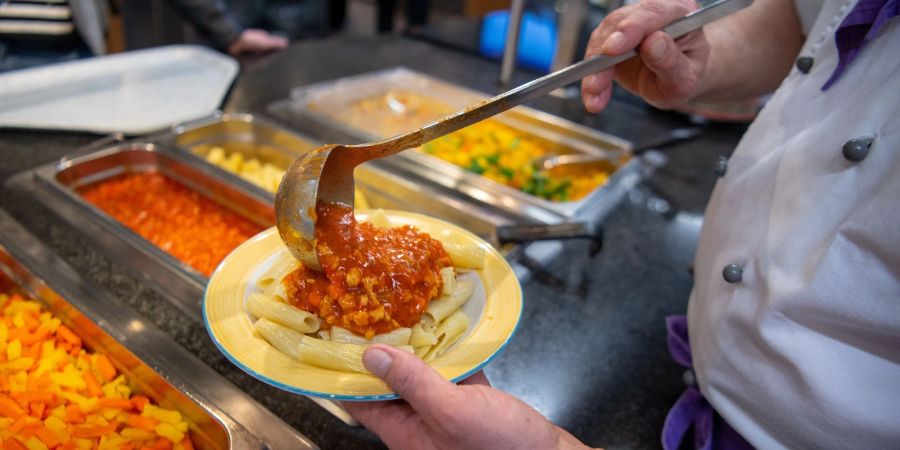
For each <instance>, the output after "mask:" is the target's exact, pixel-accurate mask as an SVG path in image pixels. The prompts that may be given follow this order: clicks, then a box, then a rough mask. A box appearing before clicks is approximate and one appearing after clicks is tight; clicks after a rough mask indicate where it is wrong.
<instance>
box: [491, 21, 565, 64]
mask: <svg viewBox="0 0 900 450" xmlns="http://www.w3.org/2000/svg"><path fill="white" fill-rule="evenodd" d="M508 22H509V11H506V10H504V11H495V12H492V13H490V14H487V15H485V16H484V19H482V21H481V37H480V38H479V45H478V51H479V53H481V54H482V55H484V56H487V57H488V58H493V59H501V58H502V57H503V44H504V42H505V41H506V26H507V23H508ZM556 39H557V33H556V20H555V19H554V18H553V17H552V15H550V14H547V15H539V14H535V13H533V12H530V11H526V12H525V13H524V14H522V25H521V27H520V28H519V46H518V52H517V57H516V62H517V63H518V65H519V66H521V67H527V68H530V69H536V70H539V71H542V72H549V71H550V65H551V64H553V56H554V55H555V54H556Z"/></svg>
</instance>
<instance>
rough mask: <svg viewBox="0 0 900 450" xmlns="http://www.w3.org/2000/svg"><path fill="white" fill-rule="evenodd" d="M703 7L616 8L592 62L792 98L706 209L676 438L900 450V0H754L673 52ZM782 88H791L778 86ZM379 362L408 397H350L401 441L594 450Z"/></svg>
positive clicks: (680, 351) (680, 341) (593, 47)
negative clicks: (673, 31)
mask: <svg viewBox="0 0 900 450" xmlns="http://www.w3.org/2000/svg"><path fill="white" fill-rule="evenodd" d="M695 8H696V5H695V4H694V3H693V1H692V0H646V1H643V2H641V3H638V4H634V5H629V6H626V7H624V8H621V9H619V10H617V11H614V12H613V13H612V14H610V15H609V16H608V17H607V18H606V19H605V20H604V21H603V23H602V24H600V26H599V27H598V28H597V29H596V30H595V31H594V32H593V34H592V35H591V40H590V42H589V46H588V52H587V56H592V55H595V54H598V53H601V52H602V53H605V54H609V55H617V54H622V53H624V52H626V51H628V50H629V49H633V48H637V49H638V53H639V55H640V57H639V58H635V59H634V60H632V61H629V62H627V63H624V64H622V65H620V66H619V67H617V68H615V69H610V70H608V71H605V72H602V73H599V74H595V75H593V76H591V77H588V78H587V79H585V80H584V81H583V83H582V97H583V101H584V104H585V107H586V108H587V109H588V110H589V111H591V112H598V111H600V110H602V109H603V108H604V107H605V106H606V104H607V102H608V101H609V98H610V94H611V89H612V82H613V80H616V81H618V82H619V83H620V84H621V85H622V86H623V87H624V88H625V89H627V90H629V91H631V92H633V93H635V94H637V95H640V96H642V97H643V98H644V99H646V100H647V101H648V102H649V103H651V104H653V105H656V106H658V107H661V108H670V107H673V106H676V105H679V104H682V103H684V102H686V101H689V100H709V101H723V100H736V99H746V98H752V97H755V96H759V95H763V94H766V93H769V92H772V91H775V94H774V95H773V96H772V98H771V99H770V100H769V101H768V103H767V104H766V106H765V107H764V108H763V110H762V111H761V112H760V114H759V117H758V119H757V120H756V122H755V123H753V125H752V126H751V127H750V128H749V130H748V131H747V133H746V134H745V135H744V138H743V140H742V141H741V143H740V144H739V145H738V147H737V149H735V151H734V154H733V156H732V157H731V158H730V159H729V160H727V161H724V160H723V161H721V162H720V164H718V165H717V167H716V172H717V175H718V176H719V177H720V178H719V181H718V184H717V185H716V188H715V190H714V192H713V195H712V198H711V200H710V203H709V206H708V207H707V210H706V213H705V216H704V217H705V219H704V224H703V229H702V232H701V236H700V241H699V245H698V248H697V253H696V261H695V270H694V290H693V293H692V294H691V298H690V303H689V306H688V314H687V317H686V318H684V317H682V318H670V320H669V321H668V327H669V348H670V351H671V352H672V354H673V357H674V358H675V359H676V360H677V361H678V362H680V363H682V364H684V365H685V366H688V367H690V368H689V369H688V371H687V372H686V373H685V377H684V378H685V382H686V384H687V387H686V391H685V393H684V395H682V397H681V398H680V399H679V400H678V402H677V403H676V404H675V405H674V406H673V408H672V410H671V411H670V413H669V415H668V417H667V419H666V424H665V427H664V430H663V432H662V443H663V446H664V447H665V448H668V449H675V448H679V446H680V445H682V441H683V440H684V438H685V436H688V435H689V434H688V433H687V431H689V430H691V429H692V431H693V432H692V433H691V434H692V435H693V437H694V441H693V442H690V443H686V444H688V445H690V446H694V447H697V448H750V447H751V446H752V447H757V448H766V449H778V448H819V449H827V448H842V449H844V448H867V449H878V448H897V445H898V443H900V18H897V15H898V14H900V0H795V1H793V2H792V1H790V0H756V1H755V3H754V4H753V5H752V6H750V7H749V8H747V9H746V10H744V11H741V12H739V13H737V14H734V15H733V16H731V17H729V18H726V19H723V20H720V21H718V22H716V23H714V24H713V25H710V26H707V27H705V28H704V29H703V30H699V31H696V32H693V33H691V34H689V35H686V36H684V37H682V38H680V39H679V40H678V41H673V40H672V39H671V38H669V37H668V36H667V35H666V34H664V33H662V32H659V31H656V30H659V29H660V28H662V27H663V26H665V25H666V24H668V23H670V22H672V21H673V20H675V19H677V18H679V17H681V16H683V15H685V14H686V13H687V12H689V11H690V10H693V9H695ZM776 88H777V90H776ZM364 363H365V364H366V367H367V368H369V370H371V371H372V372H373V373H374V374H375V375H377V376H379V377H381V378H383V379H384V380H385V381H386V382H387V383H388V384H389V385H390V386H391V387H392V388H393V389H394V390H395V391H396V392H398V393H399V394H400V395H401V396H402V397H403V398H404V399H405V400H406V403H402V402H387V403H370V404H348V405H347V407H348V409H349V410H350V411H351V413H352V414H354V416H355V417H357V418H358V419H359V420H360V421H361V422H362V423H363V424H365V425H366V426H367V427H369V428H370V429H371V430H372V431H374V432H375V433H376V434H378V435H379V436H380V437H381V438H382V439H383V440H384V441H385V443H387V445H388V446H390V447H392V448H470V449H472V448H491V449H497V448H583V444H582V443H580V442H578V441H577V440H576V439H575V438H573V437H572V436H571V435H570V434H568V433H566V432H565V431H564V430H562V429H560V428H558V427H556V426H555V425H553V424H552V423H550V422H549V421H548V420H546V419H545V418H544V417H543V416H541V415H540V414H539V413H537V412H536V411H534V410H533V409H531V408H530V407H528V406H527V405H525V404H524V403H522V402H520V401H518V400H517V399H515V398H513V397H511V396H509V395H507V394H504V393H502V392H499V391H497V390H494V389H492V388H490V387H489V386H488V385H487V384H486V380H485V379H484V378H483V376H482V375H480V374H479V375H478V376H476V377H472V378H470V380H469V381H468V382H467V383H463V384H460V385H459V386H456V385H453V384H451V383H449V382H447V381H446V380H444V379H442V378H441V377H440V376H439V375H438V374H437V373H436V372H434V371H433V370H431V369H430V368H429V367H428V366H426V365H425V364H424V363H422V362H421V361H419V360H418V359H416V358H415V357H413V356H411V355H408V354H406V353H405V352H403V351H398V350H395V349H392V348H386V347H382V346H373V347H372V348H370V349H369V350H368V351H367V352H366V353H365V356H364Z"/></svg>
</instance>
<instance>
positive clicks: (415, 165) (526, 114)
mask: <svg viewBox="0 0 900 450" xmlns="http://www.w3.org/2000/svg"><path fill="white" fill-rule="evenodd" d="M391 89H400V90H406V91H410V92H414V93H416V94H420V95H423V96H426V97H428V98H432V99H436V100H439V101H440V102H444V103H447V104H448V105H450V106H451V107H462V106H463V105H466V104H471V103H473V102H477V101H480V100H483V99H484V98H486V95H485V94H482V93H479V92H475V91H472V90H469V89H466V88H462V87H460V86H457V85H454V84H451V83H448V82H445V81H441V80H438V79H436V78H433V77H430V76H427V75H424V74H421V73H418V72H413V71H411V70H409V69H406V68H403V67H400V68H394V69H389V70H385V71H380V72H372V73H367V74H362V75H357V76H354V77H349V78H343V79H338V80H332V81H328V82H323V83H318V84H314V85H310V86H304V87H300V88H297V89H295V90H294V92H293V93H292V96H291V98H290V99H287V100H283V101H279V102H276V103H274V104H272V105H270V107H269V112H270V113H271V114H272V115H273V116H275V117H277V118H279V119H280V120H283V121H285V122H288V123H290V124H291V125H293V126H294V127H297V128H300V129H303V130H304V131H307V132H310V133H312V134H315V135H317V136H319V137H321V138H323V139H326V140H331V141H332V142H334V141H344V142H347V141H353V142H366V141H373V140H376V139H379V138H383V137H384V136H379V135H378V134H376V133H373V131H372V130H363V129H359V128H355V127H352V126H350V125H348V124H345V123H341V122H338V121H337V120H336V119H333V118H331V117H329V116H328V115H327V114H328V111H333V110H334V109H335V108H348V107H350V105H352V104H355V103H357V102H359V101H361V100H364V99H366V98H371V97H373V96H377V95H382V94H384V93H385V92H387V91H389V90H391ZM326 108H327V109H326ZM492 120H497V121H498V122H500V123H502V124H504V125H506V126H509V127H511V128H513V129H514V130H516V132H517V133H521V134H522V135H524V136H528V137H529V138H533V139H537V140H540V141H542V142H547V143H549V144H550V145H552V147H553V148H554V152H559V153H585V154H592V155H610V156H611V157H614V158H621V159H627V157H628V155H630V148H631V144H630V143H629V142H628V141H625V140H623V139H620V138H618V137H615V136H612V135H609V134H606V133H603V132H601V131H597V130H594V129H592V128H588V127H585V126H582V125H579V124H576V123H573V122H570V121H567V120H565V119H561V118H559V117H557V116H554V115H552V114H547V113H545V112H542V111H538V110H536V109H533V108H529V107H525V106H518V107H516V108H513V109H511V110H509V111H507V112H505V113H503V114H501V115H500V116H497V117H496V118H494V119H492ZM373 163H375V164H378V165H379V166H384V167H387V168H389V170H391V171H401V172H403V173H414V174H416V175H418V176H419V177H420V178H422V179H425V180H428V183H430V184H438V185H440V186H442V187H443V188H446V189H449V190H452V191H456V192H458V193H460V194H462V195H464V196H466V197H468V198H469V199H471V200H472V201H475V202H476V203H478V204H481V205H489V206H490V207H492V208H496V209H501V210H503V211H504V212H506V213H508V214H511V215H514V216H519V217H523V218H526V219H527V221H531V222H543V223H559V222H562V221H567V220H573V219H575V220H591V221H599V220H602V219H603V211H606V210H609V209H610V208H611V207H612V206H614V205H615V204H616V203H618V201H619V200H620V199H621V196H620V195H618V194H619V193H621V192H622V190H621V189H619V188H618V187H617V186H614V184H616V183H623V182H624V183H632V184H633V178H634V177H635V175H637V174H640V172H641V170H642V163H641V161H638V160H636V159H634V158H632V159H631V160H629V161H628V162H627V163H625V165H624V166H622V167H619V168H618V170H616V171H615V173H613V174H612V176H611V180H610V182H609V183H607V184H606V185H604V186H601V187H599V188H597V189H595V190H594V191H593V192H592V193H590V194H589V195H588V196H587V197H585V198H583V199H581V200H579V201H576V202H551V201H547V200H544V199H542V198H539V197H535V196H532V195H529V194H526V193H524V192H522V191H520V190H518V189H515V188H512V187H509V186H506V185H503V184H500V183H497V182H494V181H492V180H489V179H487V178H484V177H482V176H480V175H478V174H475V173H473V172H470V171H468V170H466V169H464V168H462V167H459V166H457V165H455V164H452V163H449V162H447V161H444V160H441V159H439V158H436V157H433V156H430V155H428V154H425V153H422V152H418V151H409V152H402V153H400V154H398V155H395V156H391V157H388V158H384V159H381V160H377V161H372V162H370V163H369V164H373Z"/></svg>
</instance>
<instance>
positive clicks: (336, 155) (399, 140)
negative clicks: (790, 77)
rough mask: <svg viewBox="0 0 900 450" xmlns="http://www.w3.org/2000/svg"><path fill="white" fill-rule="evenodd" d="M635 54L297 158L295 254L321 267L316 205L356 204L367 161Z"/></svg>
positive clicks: (690, 22)
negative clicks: (415, 126) (388, 134)
mask: <svg viewBox="0 0 900 450" xmlns="http://www.w3.org/2000/svg"><path fill="white" fill-rule="evenodd" d="M752 2H753V0H722V1H719V2H717V3H714V4H712V5H710V6H707V7H705V8H702V9H699V10H697V11H694V12H692V13H690V14H688V15H687V16H684V17H682V18H681V19H678V20H676V21H674V22H672V23H671V24H670V25H669V26H667V27H666V28H664V29H663V31H665V32H666V33H668V34H669V35H670V36H672V38H674V39H677V38H679V37H681V36H683V35H685V34H687V33H689V32H691V31H693V30H696V29H698V28H700V27H702V26H703V25H705V24H707V23H709V22H712V21H714V20H717V19H720V18H722V17H725V16H727V15H729V14H731V13H734V12H735V11H738V10H740V9H743V8H744V7H746V6H748V5H750V4H751V3H752ZM633 56H635V52H634V51H630V52H628V53H625V54H622V55H619V56H605V55H599V56H595V57H593V58H591V59H587V60H584V61H581V62H578V63H576V64H573V65H571V66H569V67H566V68H564V69H562V70H559V71H556V72H553V73H551V74H549V75H546V76H543V77H541V78H538V79H536V80H534V81H531V82H529V83H526V84H523V85H521V86H519V87H517V88H515V89H512V90H510V91H507V92H505V93H503V94H500V95H498V96H496V97H494V98H492V99H490V100H486V101H484V102H481V103H479V104H477V105H475V106H472V107H470V108H467V109H465V110H463V111H461V112H458V113H456V114H453V115H450V116H447V117H445V118H443V119H441V120H439V121H437V122H433V123H430V124H428V125H426V126H425V127H423V128H421V129H419V130H416V131H412V132H409V133H407V134H402V135H400V136H396V137H393V138H390V139H387V140H384V141H381V142H375V143H370V144H360V145H326V146H323V147H319V148H317V149H316V150H313V151H312V152H309V153H307V154H305V155H303V156H301V157H300V158H297V160H296V161H294V163H293V164H291V167H290V168H289V169H288V170H287V172H286V173H285V175H284V178H283V179H282V181H281V185H280V186H279V187H278V192H277V193H276V195H275V224H276V226H277V227H278V234H279V235H281V239H282V240H283V241H284V243H285V244H286V245H287V247H288V249H290V251H291V253H292V254H293V255H294V257H296V258H297V259H299V260H300V261H301V262H303V263H304V264H306V265H307V266H309V267H310V268H312V269H315V270H321V265H320V264H319V258H318V256H317V255H316V245H315V231H316V205H318V204H319V202H331V203H338V204H342V205H346V206H350V207H351V208H352V207H353V187H354V183H353V169H355V168H356V166H358V165H359V164H362V163H363V162H365V161H368V160H371V159H376V158H383V157H385V156H388V155H392V154H394V153H397V152H400V151H403V150H406V149H409V148H414V147H418V146H420V145H422V144H424V143H425V142H428V141H430V140H432V139H436V138H439V137H441V136H444V135H446V134H449V133H452V132H454V131H456V130H459V129H461V128H464V127H466V126H469V125H471V124H473V123H475V122H479V121H481V120H483V119H485V118H488V117H491V116H494V115H496V114H499V113H501V112H503V111H506V110H508V109H510V108H512V107H514V106H516V105H519V104H521V103H524V102H527V101H530V100H534V99H535V98H538V97H540V96H542V95H544V94H547V93H549V92H550V91H552V90H554V89H557V88H560V87H563V86H566V85H568V84H571V83H574V82H577V81H579V80H581V79H582V78H584V77H586V76H587V75H590V74H594V73H597V72H600V71H603V70H606V69H608V68H610V67H612V66H614V65H616V64H618V63H620V62H622V61H625V60H627V59H629V58H631V57H633Z"/></svg>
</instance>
